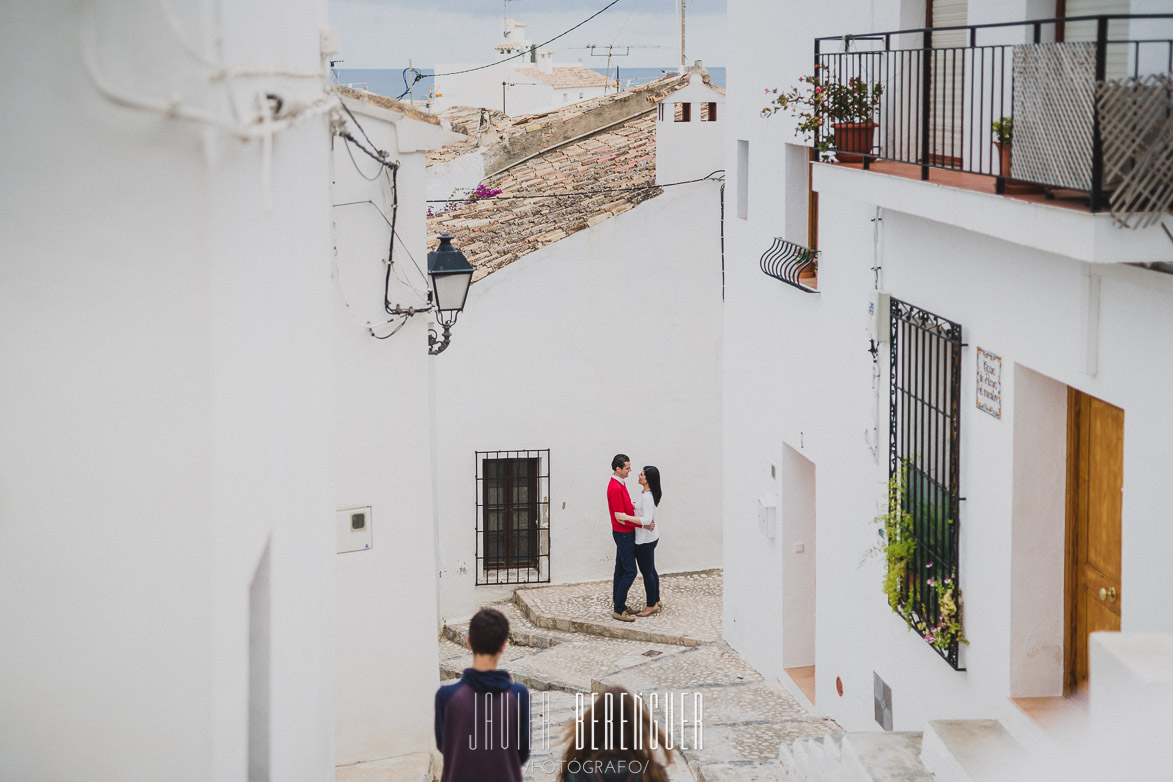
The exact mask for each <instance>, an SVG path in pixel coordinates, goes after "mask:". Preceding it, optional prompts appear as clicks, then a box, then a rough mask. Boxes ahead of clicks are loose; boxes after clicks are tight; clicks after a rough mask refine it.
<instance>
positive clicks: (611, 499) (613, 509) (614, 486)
mask: <svg viewBox="0 0 1173 782" xmlns="http://www.w3.org/2000/svg"><path fill="white" fill-rule="evenodd" d="M607 510H608V511H610V514H611V529H613V530H615V531H616V532H633V531H635V527H633V526H631V525H630V524H624V523H623V522H621V521H616V520H615V514H616V513H626V514H627V515H628V516H634V515H635V508H634V507H633V506H632V504H631V495H630V494H629V493H628V492H627V486H625V485H624V484H622V483H620V482H619V481H617V480H616V479H615V478H608V479H607Z"/></svg>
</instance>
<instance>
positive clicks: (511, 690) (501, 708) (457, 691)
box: [436, 608, 530, 782]
mask: <svg viewBox="0 0 1173 782" xmlns="http://www.w3.org/2000/svg"><path fill="white" fill-rule="evenodd" d="M508 642H509V620H508V619H506V618H505V615H504V614H502V613H501V612H500V611H497V610H496V609H493V608H482V609H481V610H480V611H479V612H477V615H476V616H474V617H473V618H472V622H470V623H469V626H468V645H469V647H470V648H471V649H472V667H471V668H465V669H464V675H463V676H462V677H461V678H460V681H458V682H455V683H454V684H446V685H444V686H442V687H440V689H439V690H438V691H437V692H436V747H437V748H438V749H439V750H440V752H441V753H442V754H443V755H444V771H443V774H442V775H441V777H440V781H441V782H521V768H522V766H523V765H525V762H526V760H528V759H529V754H530V705H529V704H530V701H529V690H527V689H526V688H525V685H523V684H514V683H513V679H512V678H510V676H509V672H508V671H502V670H499V669H498V668H497V663H498V661H500V659H501V654H502V653H503V652H504V651H505V645H506V644H507V643H508Z"/></svg>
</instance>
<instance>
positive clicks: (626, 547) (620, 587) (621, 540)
mask: <svg viewBox="0 0 1173 782" xmlns="http://www.w3.org/2000/svg"><path fill="white" fill-rule="evenodd" d="M611 537H613V538H615V581H614V587H613V589H614V593H613V594H612V597H613V598H614V602H615V613H617V614H622V613H623V612H624V610H626V608H627V591H628V590H629V589H631V585H632V584H633V583H635V531H634V530H632V531H631V532H616V531H615V530H611Z"/></svg>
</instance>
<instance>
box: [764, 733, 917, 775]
mask: <svg viewBox="0 0 1173 782" xmlns="http://www.w3.org/2000/svg"><path fill="white" fill-rule="evenodd" d="M921 738H922V736H921V734H920V733H905V732H879V731H875V732H866V733H833V734H827V735H826V736H824V737H823V738H822V739H804V740H802V741H796V742H794V743H793V744H789V745H783V746H782V747H781V749H780V750H779V751H778V760H779V763H780V764H781V766H782V768H783V769H784V770H785V771H786V774H787V776H785V777H784V779H787V780H794V782H831V781H832V780H833V781H834V782H932V780H934V779H936V778H935V777H934V776H933V775H932V773H930V772H929V771H928V769H926V768H925V766H924V764H923V763H922V762H921V759H920V750H921Z"/></svg>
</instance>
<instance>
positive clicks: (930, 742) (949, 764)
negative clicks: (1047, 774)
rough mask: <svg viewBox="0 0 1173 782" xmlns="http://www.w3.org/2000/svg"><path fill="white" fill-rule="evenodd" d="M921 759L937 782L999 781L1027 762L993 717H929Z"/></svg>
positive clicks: (1028, 757) (1025, 753) (1022, 750)
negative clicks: (990, 718)
mask: <svg viewBox="0 0 1173 782" xmlns="http://www.w3.org/2000/svg"><path fill="white" fill-rule="evenodd" d="M921 758H922V759H923V760H924V764H925V766H926V767H927V768H929V769H930V770H931V771H932V772H933V774H934V775H935V776H936V779H938V780H940V781H941V782H1001V780H1004V779H1006V778H1008V777H1009V776H1010V775H1011V774H1012V773H1013V772H1014V771H1015V770H1016V769H1019V770H1020V769H1023V768H1025V767H1026V766H1027V764H1029V763H1030V756H1029V755H1028V754H1027V752H1026V750H1025V749H1024V748H1023V747H1022V745H1021V744H1019V743H1018V742H1017V741H1015V740H1014V738H1013V737H1012V736H1011V735H1010V732H1009V731H1007V730H1006V728H1005V727H1004V726H1003V725H1002V723H1001V722H998V721H997V720H931V721H930V722H929V724H928V727H927V728H926V729H925V736H924V746H923V747H922V748H921Z"/></svg>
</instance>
